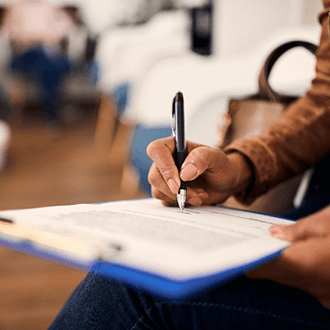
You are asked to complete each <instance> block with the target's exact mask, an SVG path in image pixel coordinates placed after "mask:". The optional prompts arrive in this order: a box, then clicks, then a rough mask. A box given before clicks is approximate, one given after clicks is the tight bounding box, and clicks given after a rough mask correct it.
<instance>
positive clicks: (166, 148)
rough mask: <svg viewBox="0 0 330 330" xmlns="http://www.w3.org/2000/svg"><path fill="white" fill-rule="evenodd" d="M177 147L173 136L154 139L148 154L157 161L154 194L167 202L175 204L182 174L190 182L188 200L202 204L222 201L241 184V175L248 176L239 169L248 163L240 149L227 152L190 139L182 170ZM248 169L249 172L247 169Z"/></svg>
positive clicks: (151, 176)
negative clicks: (178, 163)
mask: <svg viewBox="0 0 330 330" xmlns="http://www.w3.org/2000/svg"><path fill="white" fill-rule="evenodd" d="M174 150H175V141H174V138H173V137H168V138H164V139H159V140H156V141H153V142H152V143H150V144H149V146H148V148H147V154H148V156H149V157H150V158H151V159H152V160H153V162H154V163H153V164H152V166H151V168H150V171H149V177H148V179H149V182H150V184H151V186H152V187H151V192H152V195H153V197H154V198H157V199H160V200H161V201H162V203H163V204H164V205H167V206H168V205H174V204H176V193H177V192H178V190H179V187H180V178H181V179H182V180H183V181H187V182H188V188H187V202H188V203H189V204H191V205H195V206H200V205H202V204H214V203H220V202H223V201H224V200H226V199H227V198H228V196H229V195H230V194H231V193H232V190H233V189H234V188H235V187H237V186H240V185H241V182H242V180H241V181H240V180H239V178H243V177H245V176H242V175H240V174H239V173H240V169H241V168H243V167H244V166H248V167H249V165H246V164H244V162H246V161H245V160H244V157H243V156H241V155H240V154H238V153H235V154H232V155H230V156H228V155H226V154H225V153H224V152H222V151H221V150H220V149H219V148H212V147H208V146H204V145H200V144H197V143H192V142H187V144H186V150H187V158H186V159H185V161H184V163H183V164H182V167H181V172H180V174H179V171H178V169H177V168H176V166H175V163H174V159H173V153H174ZM249 170H250V168H249ZM245 172H246V173H248V174H249V175H250V173H249V172H248V170H246V171H245ZM245 172H244V173H245ZM250 177H251V175H250Z"/></svg>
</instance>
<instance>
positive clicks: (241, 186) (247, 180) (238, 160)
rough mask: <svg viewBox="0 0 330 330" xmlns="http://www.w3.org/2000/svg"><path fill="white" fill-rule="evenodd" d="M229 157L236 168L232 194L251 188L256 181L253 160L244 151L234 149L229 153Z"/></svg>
mask: <svg viewBox="0 0 330 330" xmlns="http://www.w3.org/2000/svg"><path fill="white" fill-rule="evenodd" d="M228 159H229V161H230V163H231V164H232V166H233V167H234V168H235V169H236V173H237V176H236V180H235V182H234V184H233V186H232V189H231V192H232V194H233V195H234V194H237V193H241V192H243V191H247V190H249V187H251V186H252V185H253V183H254V168H253V164H252V163H251V161H250V160H249V159H248V158H247V157H246V156H244V155H243V154H242V153H240V152H237V151H232V152H230V153H229V154H228Z"/></svg>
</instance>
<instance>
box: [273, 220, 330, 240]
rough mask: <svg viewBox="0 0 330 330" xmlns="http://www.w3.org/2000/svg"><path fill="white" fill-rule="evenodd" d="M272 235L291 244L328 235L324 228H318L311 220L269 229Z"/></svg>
mask: <svg viewBox="0 0 330 330" xmlns="http://www.w3.org/2000/svg"><path fill="white" fill-rule="evenodd" d="M269 231H270V232H271V234H272V235H273V236H274V237H276V238H280V239H283V240H286V241H289V242H297V241H302V240H306V239H308V238H312V237H323V236H325V235H326V234H327V232H324V230H323V228H322V226H318V225H317V224H316V223H315V222H313V221H311V219H310V218H306V219H304V220H300V221H298V222H296V223H295V224H293V225H289V226H284V225H274V226H272V227H270V228H269Z"/></svg>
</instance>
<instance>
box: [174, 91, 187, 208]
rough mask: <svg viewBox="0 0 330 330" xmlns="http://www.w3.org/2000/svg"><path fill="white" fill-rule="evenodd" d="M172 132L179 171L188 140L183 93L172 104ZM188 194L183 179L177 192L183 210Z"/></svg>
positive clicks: (175, 158)
mask: <svg viewBox="0 0 330 330" xmlns="http://www.w3.org/2000/svg"><path fill="white" fill-rule="evenodd" d="M172 132H173V136H174V138H175V153H174V160H175V165H176V167H177V168H178V170H179V172H180V170H181V166H182V163H183V162H184V160H185V158H186V141H185V133H184V110H183V95H182V93H181V92H178V93H177V94H176V95H175V97H174V99H173V105H172ZM186 196H187V182H185V181H182V180H181V185H180V188H179V191H178V193H177V201H178V204H179V207H180V209H181V211H183V209H184V207H185V204H186Z"/></svg>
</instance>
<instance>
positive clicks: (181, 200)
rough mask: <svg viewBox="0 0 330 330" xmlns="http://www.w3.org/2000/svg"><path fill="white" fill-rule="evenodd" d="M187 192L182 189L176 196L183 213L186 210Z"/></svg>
mask: <svg viewBox="0 0 330 330" xmlns="http://www.w3.org/2000/svg"><path fill="white" fill-rule="evenodd" d="M186 197H187V191H186V190H185V189H180V190H179V191H178V193H177V194H176V198H177V201H178V204H179V207H180V209H181V211H183V210H184V207H185V204H186Z"/></svg>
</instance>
